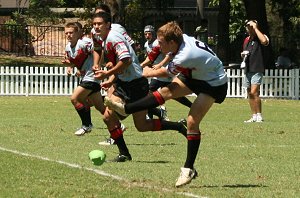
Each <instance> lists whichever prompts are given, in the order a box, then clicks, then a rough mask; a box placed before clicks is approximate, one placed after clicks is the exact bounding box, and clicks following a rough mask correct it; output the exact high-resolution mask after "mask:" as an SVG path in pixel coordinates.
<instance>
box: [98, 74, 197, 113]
mask: <svg viewBox="0 0 300 198" xmlns="http://www.w3.org/2000/svg"><path fill="white" fill-rule="evenodd" d="M189 94H192V91H191V90H190V89H189V88H187V87H186V86H185V85H184V84H183V83H182V82H181V81H180V80H179V79H178V78H174V80H173V81H172V83H170V84H169V85H168V86H167V87H163V88H161V89H160V90H158V91H155V92H153V93H151V94H149V95H147V96H146V97H144V98H142V99H139V100H137V101H135V102H132V103H128V104H125V105H124V104H120V103H115V102H112V101H111V100H110V99H109V98H106V100H105V101H104V103H105V105H106V106H108V107H109V108H111V109H114V110H115V111H117V112H118V113H120V114H122V115H126V114H131V113H135V112H138V111H142V110H145V109H148V108H153V107H157V106H159V105H161V104H164V103H165V101H166V100H169V99H172V98H179V97H182V96H186V95H189Z"/></svg>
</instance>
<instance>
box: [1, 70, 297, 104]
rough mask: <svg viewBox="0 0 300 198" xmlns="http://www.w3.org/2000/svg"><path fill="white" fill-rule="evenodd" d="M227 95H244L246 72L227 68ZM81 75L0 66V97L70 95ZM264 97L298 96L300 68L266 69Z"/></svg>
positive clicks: (290, 97) (288, 97)
mask: <svg viewBox="0 0 300 198" xmlns="http://www.w3.org/2000/svg"><path fill="white" fill-rule="evenodd" d="M226 72H227V74H228V78H229V80H228V91H227V97H236V98H245V97H247V94H246V90H245V89H244V88H243V86H242V85H243V78H244V71H243V70H240V69H227V70H226ZM78 83H79V78H77V77H75V76H74V75H71V76H67V75H66V68H64V67H29V66H26V67H9V66H0V96H13V95H14V96H62V95H71V94H72V92H73V90H74V88H75V87H76V86H77V85H78ZM260 95H261V97H265V98H283V99H295V100H298V99H299V69H291V70H282V69H274V70H266V71H265V77H264V81H263V84H262V86H261V93H260Z"/></svg>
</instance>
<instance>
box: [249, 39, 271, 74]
mask: <svg viewBox="0 0 300 198" xmlns="http://www.w3.org/2000/svg"><path fill="white" fill-rule="evenodd" d="M264 36H265V37H266V38H267V39H268V40H269V38H268V37H267V36H266V35H264ZM243 50H248V51H249V57H248V58H247V60H246V72H255V73H256V72H262V73H263V72H264V70H265V68H264V56H263V45H262V44H261V43H260V41H259V39H258V38H257V37H255V38H254V39H252V40H251V39H250V36H248V37H246V38H245V40H244V43H243Z"/></svg>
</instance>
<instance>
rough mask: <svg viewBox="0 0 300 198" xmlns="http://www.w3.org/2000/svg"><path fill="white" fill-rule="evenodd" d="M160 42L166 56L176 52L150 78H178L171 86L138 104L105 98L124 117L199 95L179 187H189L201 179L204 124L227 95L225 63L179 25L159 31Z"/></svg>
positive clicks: (190, 115) (191, 116) (189, 126)
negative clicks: (197, 167) (197, 163)
mask: <svg viewBox="0 0 300 198" xmlns="http://www.w3.org/2000/svg"><path fill="white" fill-rule="evenodd" d="M157 39H158V42H159V45H160V47H161V51H162V53H164V54H167V53H172V55H173V60H172V61H171V62H170V63H169V64H168V66H167V68H160V69H158V70H151V69H150V70H148V71H145V76H146V77H152V76H167V75H171V76H175V77H174V79H173V81H172V83H171V84H169V85H168V86H167V87H163V88H161V89H160V90H158V91H156V92H153V94H150V95H148V96H146V97H144V98H143V99H140V100H138V101H136V102H134V103H127V104H125V105H124V104H121V103H117V102H113V101H111V100H108V99H106V98H105V101H104V103H105V105H106V106H108V107H109V108H111V109H114V110H115V111H117V112H118V113H120V114H128V113H134V112H137V111H141V110H143V109H147V108H152V107H156V106H158V105H160V104H163V103H164V102H165V101H166V100H169V99H172V98H178V97H182V96H185V95H189V94H192V93H195V94H196V95H197V97H196V99H195V100H194V102H193V104H192V106H191V108H190V111H189V113H188V117H187V157H186V161H185V164H184V166H183V167H182V168H181V173H180V176H179V178H178V179H177V182H176V184H175V186H176V187H180V186H183V185H186V184H188V183H190V182H191V181H192V179H194V178H195V177H196V176H197V171H196V170H195V168H194V162H195V159H196V157H197V153H198V149H199V147H200V141H201V132H200V129H199V125H200V122H201V121H202V119H203V118H204V116H205V115H206V113H207V112H208V111H209V109H210V108H211V106H212V105H213V104H214V103H222V102H223V101H224V100H225V97H226V94H227V75H226V73H225V71H224V67H223V64H222V62H221V60H220V59H219V58H218V57H217V56H216V54H215V53H214V52H213V51H212V50H211V49H210V48H209V47H208V46H207V45H206V44H205V43H203V42H201V41H198V40H196V39H195V38H194V37H189V36H187V35H185V34H183V33H182V30H181V29H180V27H179V25H178V24H177V23H176V22H169V23H167V24H165V25H163V26H162V27H160V28H159V30H158V32H157Z"/></svg>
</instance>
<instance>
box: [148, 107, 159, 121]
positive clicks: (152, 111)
mask: <svg viewBox="0 0 300 198" xmlns="http://www.w3.org/2000/svg"><path fill="white" fill-rule="evenodd" d="M153 115H155V116H157V117H159V118H160V117H161V111H160V109H159V108H151V109H148V116H149V118H151V119H152V118H153Z"/></svg>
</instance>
